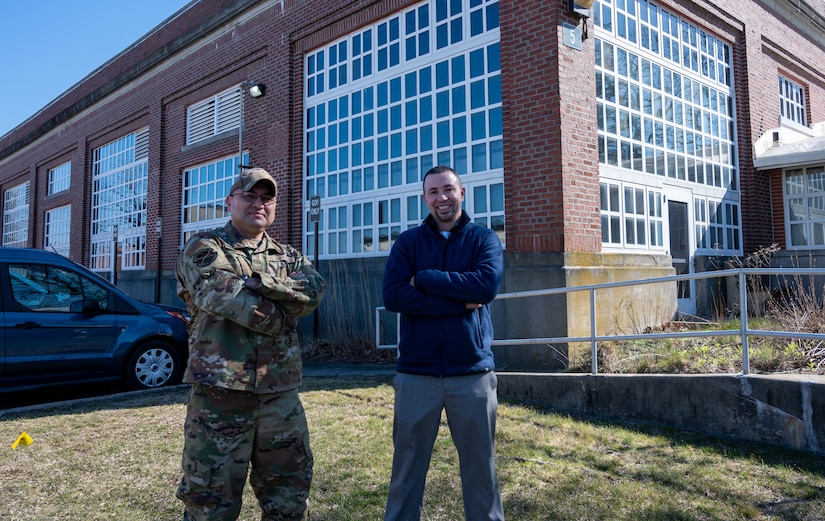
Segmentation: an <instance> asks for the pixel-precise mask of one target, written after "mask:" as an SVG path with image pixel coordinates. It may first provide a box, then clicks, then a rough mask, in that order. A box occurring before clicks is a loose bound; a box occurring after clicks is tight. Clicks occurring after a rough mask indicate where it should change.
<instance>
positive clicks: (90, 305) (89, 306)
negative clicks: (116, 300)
mask: <svg viewBox="0 0 825 521" xmlns="http://www.w3.org/2000/svg"><path fill="white" fill-rule="evenodd" d="M69 311H70V312H72V313H87V314H96V313H100V302H98V301H97V299H93V298H89V297H83V300H76V301H74V302H72V303H71V305H70V306H69Z"/></svg>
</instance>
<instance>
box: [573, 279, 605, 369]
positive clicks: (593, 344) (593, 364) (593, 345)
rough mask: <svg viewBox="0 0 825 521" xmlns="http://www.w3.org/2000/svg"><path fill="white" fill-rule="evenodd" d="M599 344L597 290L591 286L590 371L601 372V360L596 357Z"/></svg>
mask: <svg viewBox="0 0 825 521" xmlns="http://www.w3.org/2000/svg"><path fill="white" fill-rule="evenodd" d="M598 345H599V343H598V342H597V341H596V290H595V289H594V288H590V371H591V372H592V373H593V374H599V361H598V360H597V359H596V358H597V356H596V355H597V354H598V350H599V348H598ZM568 349H569V347H568Z"/></svg>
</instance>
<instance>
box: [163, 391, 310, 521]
mask: <svg viewBox="0 0 825 521" xmlns="http://www.w3.org/2000/svg"><path fill="white" fill-rule="evenodd" d="M250 464H251V466H252V470H251V472H249V467H250ZM312 464H313V458H312V451H311V450H310V447H309V431H308V430H307V422H306V415H305V413H304V408H303V405H302V404H301V400H300V398H299V397H298V390H297V389H295V390H291V391H286V392H283V393H271V394H253V393H249V392H243V391H231V390H227V389H220V388H217V387H213V386H207V385H198V384H194V385H193V386H192V391H191V393H190V395H189V401H188V403H187V406H186V423H185V425H184V446H183V478H182V479H181V482H180V486H179V487H178V491H177V494H176V495H177V497H178V498H179V499H180V500H181V501H183V503H184V505H185V507H186V510H185V512H184V520H190V521H229V520H233V521H234V520H236V519H238V515H239V514H240V510H241V497H242V495H243V489H244V486H245V484H246V477H247V473H248V472H249V481H250V484H251V485H252V490H253V491H254V492H255V496H256V497H257V498H258V503H259V505H260V506H261V510H262V515H261V520H262V521H287V520H288V521H299V520H307V519H309V514H308V510H307V501H308V498H309V487H310V483H311V482H312Z"/></svg>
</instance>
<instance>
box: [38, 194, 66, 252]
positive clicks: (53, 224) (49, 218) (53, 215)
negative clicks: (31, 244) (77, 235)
mask: <svg viewBox="0 0 825 521" xmlns="http://www.w3.org/2000/svg"><path fill="white" fill-rule="evenodd" d="M71 219H72V205H70V204H67V205H65V206H60V207H58V208H54V209H52V210H48V211H47V212H46V233H45V237H44V238H43V249H45V250H53V251H55V252H57V253H59V254H60V255H63V256H64V257H68V256H69V247H70V246H69V245H70V239H71V229H72V223H71Z"/></svg>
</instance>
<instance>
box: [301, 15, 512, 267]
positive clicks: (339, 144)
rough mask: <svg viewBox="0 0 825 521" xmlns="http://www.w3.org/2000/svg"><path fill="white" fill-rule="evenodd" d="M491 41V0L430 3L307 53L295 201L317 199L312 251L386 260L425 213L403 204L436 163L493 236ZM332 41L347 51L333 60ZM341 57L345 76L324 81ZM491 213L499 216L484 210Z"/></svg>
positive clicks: (499, 222) (497, 169) (496, 101)
mask: <svg viewBox="0 0 825 521" xmlns="http://www.w3.org/2000/svg"><path fill="white" fill-rule="evenodd" d="M439 28H441V29H439ZM439 30H441V31H445V32H446V40H444V41H446V42H447V44H446V45H445V46H443V47H438V46H437V45H436V43H437V40H438V36H437V34H436V33H438V31H439ZM498 37H499V35H498V2H497V1H491V0H431V1H427V2H421V3H419V4H416V5H414V6H412V7H410V8H409V9H407V10H406V11H404V12H401V13H399V14H396V15H394V16H392V17H390V18H387V19H384V20H381V21H379V22H377V23H376V24H374V25H372V26H369V27H366V28H364V29H362V30H360V31H359V32H358V33H356V34H354V35H349V36H348V37H346V38H345V39H342V40H340V41H336V42H332V43H331V44H329V45H326V46H325V47H324V48H322V49H318V50H317V51H315V52H313V53H311V54H309V55H308V56H307V61H306V71H307V73H306V85H307V91H306V96H307V100H306V107H307V112H306V119H305V121H306V130H305V132H306V134H305V139H306V152H305V165H306V166H305V183H306V184H305V189H306V201H305V203H304V205H305V210H308V204H309V203H308V201H309V198H310V197H312V196H313V195H318V196H321V197H322V198H323V203H322V204H323V206H324V210H323V211H324V215H325V220H324V221H323V222H321V223H320V225H325V226H326V228H325V230H324V232H323V235H324V238H323V239H322V240H319V249H320V250H321V251H320V252H319V253H320V254H321V255H327V256H338V257H342V256H364V255H385V254H386V253H387V252H388V251H389V248H390V247H391V245H392V243H393V241H394V240H395V238H396V237H397V235H398V234H399V233H400V232H401V231H403V230H404V229H407V228H409V227H411V226H415V225H418V224H419V223H420V221H421V219H423V217H425V216H426V211H425V212H424V213H423V215H422V214H421V212H420V211H418V212H413V211H412V210H411V209H412V208H414V207H416V204H417V203H416V204H411V203H409V202H408V201H407V199H408V198H409V197H413V198H414V199H415V200H416V201H418V199H420V194H421V184H420V183H421V177H422V175H423V174H424V173H425V172H426V171H427V170H429V169H430V168H431V167H432V166H434V165H436V164H446V165H450V166H452V167H453V168H455V170H456V171H458V172H459V173H461V175H462V181H463V183H464V185H465V187H466V188H467V192H468V194H470V192H472V191H473V190H474V189H476V188H479V187H481V188H483V189H484V190H485V191H484V193H485V194H486V195H485V197H484V198H483V200H484V205H482V206H481V207H478V208H475V207H473V205H472V201H474V200H476V199H478V200H479V201H481V200H482V198H481V197H479V198H475V197H473V196H472V195H468V197H467V201H465V204H466V203H469V205H468V206H467V208H468V213H470V215H471V216H472V217H473V218H474V219H476V220H477V221H479V222H486V223H488V224H487V225H488V226H491V227H493V229H495V230H496V231H497V232H498V233H499V235H500V236H501V237H502V238H503V235H504V211H503V200H504V197H503V183H502V178H503V163H504V161H503V146H502V134H503V130H502V126H503V125H502V114H501V71H500V69H501V67H500V56H499V52H500V51H499V43H498ZM342 42H348V43H349V45H347V46H345V47H344V49H346V50H347V52H349V53H350V55H349V56H342V54H341V49H342V46H341V43H342ZM333 54H334V58H331V56H332V55H333ZM342 60H346V63H349V64H350V66H349V67H348V68H347V69H346V70H347V71H349V74H350V77H348V78H343V77H340V76H339V77H338V79H337V80H336V81H335V82H334V83H333V82H330V81H325V80H324V79H323V78H324V77H326V76H329V75H330V74H340V71H341V67H342V65H343V64H342ZM368 62H369V63H371V65H366V63H368ZM371 71H375V72H374V73H372V72H371ZM367 76H372V77H371V78H369V80H368V81H366V80H365V78H366V77H367ZM332 85H335V87H333V86H332ZM390 193H392V196H393V197H391V198H389V197H388V194H390ZM491 194H492V195H491ZM491 198H492V199H493V200H494V201H493V202H490V201H491ZM493 206H495V208H500V210H488V211H485V208H491V207H493ZM342 208H346V210H342ZM366 208H369V209H370V216H371V219H372V220H371V221H369V222H370V224H366V223H367V222H368V220H367V219H366V218H365V215H364V212H365V209H366ZM333 210H334V211H335V212H336V214H335V216H334V217H333V216H332V215H331V214H332V213H333ZM342 211H343V214H341V213H340V212H342ZM353 212H356V213H359V214H360V217H361V219H360V222H361V223H362V224H355V223H356V220H355V218H354V217H353ZM413 213H415V214H416V215H413ZM307 215H308V213H307ZM342 215H343V216H348V217H349V219H348V220H347V225H348V226H350V229H349V233H346V232H345V230H344V229H343V227H342V224H341V222H342V218H341V217H342ZM382 219H388V220H386V221H384V220H382ZM333 225H334V226H333ZM323 227H324V226H319V230H321V229H322V228H323ZM368 227H369V228H368ZM312 231H314V227H310V226H308V227H307V235H306V238H305V240H306V245H305V251H311V248H313V247H314V238H313V237H312ZM376 239H377V244H376ZM502 242H503V241H502Z"/></svg>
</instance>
